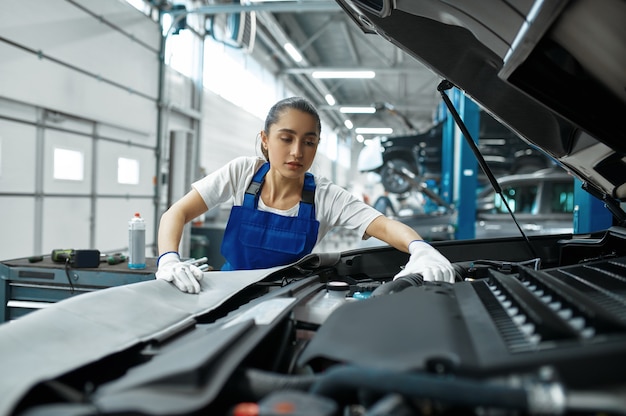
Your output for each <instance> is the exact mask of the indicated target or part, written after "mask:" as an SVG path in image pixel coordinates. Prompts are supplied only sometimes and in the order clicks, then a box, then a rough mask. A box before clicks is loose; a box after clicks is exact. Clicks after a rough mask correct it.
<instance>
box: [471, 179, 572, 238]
mask: <svg viewBox="0 0 626 416" xmlns="http://www.w3.org/2000/svg"><path fill="white" fill-rule="evenodd" d="M498 183H499V185H500V187H501V189H502V195H504V197H505V198H506V199H507V203H508V205H509V207H511V210H512V211H513V214H514V215H515V219H516V220H517V222H518V223H519V226H520V227H521V228H522V229H523V230H524V232H525V234H526V235H545V234H572V233H573V232H574V178H573V177H572V176H571V175H570V174H568V173H567V172H565V171H564V170H562V169H560V168H554V169H548V170H540V171H538V172H535V173H525V174H518V175H509V176H504V177H501V178H498ZM475 232H476V234H475V237H476V238H490V237H511V236H517V235H520V232H519V230H518V228H517V225H516V224H515V222H514V221H512V220H511V214H510V213H509V211H508V209H507V207H506V204H504V203H503V202H502V198H501V196H500V194H499V193H497V192H496V191H495V190H494V189H493V188H491V187H486V188H484V189H482V190H481V191H480V192H479V193H478V196H477V199H476V228H475Z"/></svg>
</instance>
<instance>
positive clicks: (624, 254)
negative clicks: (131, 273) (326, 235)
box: [0, 0, 626, 416]
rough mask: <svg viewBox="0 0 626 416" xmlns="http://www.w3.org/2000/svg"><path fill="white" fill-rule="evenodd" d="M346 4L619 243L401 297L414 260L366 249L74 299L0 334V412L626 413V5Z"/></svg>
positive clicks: (461, 275)
mask: <svg viewBox="0 0 626 416" xmlns="http://www.w3.org/2000/svg"><path fill="white" fill-rule="evenodd" d="M338 3H339V4H340V5H341V6H342V8H343V10H344V11H345V12H346V13H348V14H349V15H350V16H351V17H353V20H354V23H355V24H356V25H358V26H359V27H361V28H362V29H363V31H364V32H366V33H371V34H372V35H373V36H383V37H384V38H385V39H387V40H389V41H390V42H392V43H394V44H395V45H397V46H398V47H399V48H402V49H403V50H405V51H407V52H408V53H410V54H411V55H412V56H414V57H415V58H416V59H418V60H420V61H421V62H423V63H424V64H426V65H427V66H428V67H429V68H431V70H433V71H434V72H436V73H437V74H439V75H440V76H441V77H442V78H443V81H446V82H442V84H441V85H440V88H439V91H440V92H441V93H442V98H443V99H444V100H445V94H446V91H447V90H448V89H449V88H450V86H451V85H452V87H454V88H459V89H462V90H463V91H464V92H465V93H466V94H467V95H468V96H470V97H472V99H474V100H476V101H477V102H478V103H480V104H481V106H483V107H484V108H485V109H486V111H489V112H490V113H491V114H492V115H494V116H495V117H497V119H498V120H501V121H502V122H504V123H506V125H507V127H509V128H511V129H512V130H513V131H515V132H516V133H517V134H518V135H519V136H520V137H522V138H523V139H524V140H525V141H527V142H528V143H529V144H531V145H532V146H535V147H536V148H539V149H542V150H543V151H544V152H546V154H548V155H549V156H550V157H552V158H554V160H555V161H557V163H558V164H559V165H560V166H561V167H562V168H564V169H565V170H567V171H568V172H569V173H571V174H572V175H573V176H574V177H576V178H578V179H579V180H580V181H581V182H582V187H583V189H584V190H587V191H588V192H589V193H591V194H592V195H593V196H595V197H596V198H598V199H599V200H601V201H602V202H603V203H604V205H605V206H606V207H608V208H609V210H610V211H611V213H612V214H613V224H612V226H611V227H609V228H607V229H602V230H596V231H589V232H585V233H584V234H576V235H570V236H566V235H565V236H564V235H562V234H559V235H541V236H529V237H528V238H522V237H508V238H499V239H477V240H471V241H449V242H440V243H433V245H434V246H435V247H436V248H437V249H438V250H439V251H440V252H441V253H442V254H444V255H445V256H446V257H447V258H448V259H449V260H450V261H451V262H452V264H453V266H454V268H455V270H456V271H457V282H456V283H454V284H450V283H442V282H422V281H420V278H419V276H407V277H400V278H397V279H394V277H395V276H396V274H397V273H398V272H399V271H400V270H401V269H402V267H403V266H404V265H405V264H406V261H407V259H408V255H407V254H406V253H404V252H401V251H400V250H396V249H392V248H390V247H375V248H369V249H357V250H352V251H344V252H341V253H318V254H315V255H311V256H308V257H306V258H303V259H302V260H300V261H299V262H297V263H295V264H292V265H288V266H284V267H277V268H272V269H264V270H252V271H236V272H209V273H206V274H205V277H204V278H203V279H202V281H201V285H202V288H203V290H202V292H201V293H200V294H199V295H188V294H185V293H182V292H180V291H178V290H177V289H176V288H174V287H173V286H172V285H170V284H169V283H168V282H164V281H158V280H155V281H146V282H140V283H137V284H132V285H127V286H119V287H113V288H110V289H105V290H102V291H99V292H92V293H88V294H84V295H80V296H76V297H74V298H72V299H69V300H67V301H66V300H64V301H61V302H58V303H56V304H53V305H51V306H49V307H47V308H45V309H42V310H40V311H37V312H34V313H32V314H30V315H26V316H24V317H23V318H20V319H18V320H17V321H15V322H11V323H9V324H4V325H0V357H1V358H0V360H2V361H1V364H2V368H3V370H4V371H5V374H11V376H7V377H2V378H0V396H1V397H2V402H1V403H0V406H1V407H0V413H2V414H8V415H29V416H32V415H44V414H45V415H54V414H58V415H61V414H63V415H70V414H71V415H75V416H76V415H117V414H141V415H175V414H176V415H192V414H211V415H231V414H238V413H237V412H236V411H238V412H242V411H244V410H245V409H249V408H250V406H256V409H260V410H259V413H261V412H266V413H268V414H272V412H273V413H274V414H276V413H278V412H279V411H281V409H282V411H284V409H291V410H294V411H295V410H302V412H300V413H306V412H308V413H309V414H325V415H341V414H348V413H349V412H353V413H351V414H354V413H357V414H371V415H375V414H378V415H380V414H385V415H392V416H393V415H405V414H432V415H450V414H467V415H486V414H497V415H506V416H509V415H511V416H512V415H520V414H524V415H547V414H549V415H580V414H615V415H623V414H625V413H626V410H625V409H626V401H625V400H626V399H625V397H626V394H625V392H626V348H624V346H625V345H626V284H625V283H624V282H626V272H625V270H626V227H625V226H626V215H625V214H624V212H623V211H622V210H621V209H620V203H622V202H623V201H625V200H626V158H625V157H624V155H625V154H626V140H625V130H624V127H623V122H622V120H621V118H620V117H616V116H615V114H626V91H625V90H624V85H625V82H624V76H625V73H626V72H625V71H624V68H625V67H626V42H625V31H624V27H625V26H624V24H623V23H624V21H626V3H624V2H623V1H620V0H602V1H598V0H580V1H551V2H532V1H527V2H524V1H520V2H501V1H495V0H494V1H487V0H485V1H480V2H467V1H446V2H441V1H434V0H433V1H426V0H423V1H416V0H395V1H387V0H338ZM79 283H80V282H75V283H74V285H75V286H79ZM346 285H348V286H349V290H345V287H346ZM346 292H348V293H349V296H348V297H346V296H344V294H345V293H346ZM304 409H306V411H305V410H304Z"/></svg>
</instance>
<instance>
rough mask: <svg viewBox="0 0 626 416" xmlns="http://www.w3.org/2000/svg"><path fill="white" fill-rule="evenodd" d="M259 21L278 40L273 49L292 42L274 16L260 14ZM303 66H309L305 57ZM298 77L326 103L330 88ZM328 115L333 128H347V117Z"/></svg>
mask: <svg viewBox="0 0 626 416" xmlns="http://www.w3.org/2000/svg"><path fill="white" fill-rule="evenodd" d="M257 19H258V20H259V22H261V23H262V24H263V26H265V27H266V29H267V31H268V33H269V34H271V36H272V37H273V38H274V39H275V40H276V44H274V45H273V48H274V49H275V50H281V49H282V46H281V45H283V44H284V43H285V42H287V41H291V40H290V39H289V37H288V36H287V34H286V33H285V32H284V30H283V28H282V27H281V26H280V25H279V24H278V22H276V19H275V18H274V16H272V14H271V13H267V12H259V13H258V14H257ZM302 64H303V65H309V63H308V61H307V60H306V58H305V57H303V61H302ZM296 75H298V76H300V77H301V82H303V83H307V84H309V85H310V86H312V87H313V88H314V89H315V90H316V91H317V93H318V95H319V97H320V101H321V102H325V99H324V96H325V95H326V94H328V93H329V92H330V91H329V90H328V87H326V85H325V84H324V83H323V82H321V81H320V80H317V79H313V78H311V77H309V76H306V73H301V74H296ZM328 114H329V116H330V117H331V118H332V120H333V121H334V124H335V125H334V126H333V127H335V128H340V129H341V128H345V127H344V125H343V122H344V120H345V117H344V116H343V115H342V114H339V113H337V112H336V111H334V112H329V113H328Z"/></svg>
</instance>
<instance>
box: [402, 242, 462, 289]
mask: <svg viewBox="0 0 626 416" xmlns="http://www.w3.org/2000/svg"><path fill="white" fill-rule="evenodd" d="M409 253H411V257H410V258H409V261H408V263H407V264H406V266H405V267H404V269H402V271H401V272H400V273H398V274H396V275H395V276H394V278H393V279H394V280H396V279H397V278H399V277H402V276H406V275H408V274H415V273H417V274H420V275H422V278H423V279H424V281H425V282H434V281H442V282H448V283H454V281H455V275H456V273H455V270H454V267H452V264H451V263H450V261H449V260H448V259H446V258H445V257H444V256H443V255H442V254H441V253H440V252H439V251H438V250H437V249H435V248H434V247H432V246H431V245H430V244H428V243H427V242H426V241H423V240H415V241H412V242H411V244H409Z"/></svg>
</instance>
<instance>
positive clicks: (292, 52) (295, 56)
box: [283, 42, 302, 62]
mask: <svg viewBox="0 0 626 416" xmlns="http://www.w3.org/2000/svg"><path fill="white" fill-rule="evenodd" d="M283 48H285V50H286V51H287V53H288V54H289V56H291V59H293V60H294V61H296V62H302V55H300V52H298V50H297V49H296V47H295V46H293V45H292V44H291V43H289V42H287V43H285V44H284V45H283Z"/></svg>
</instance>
